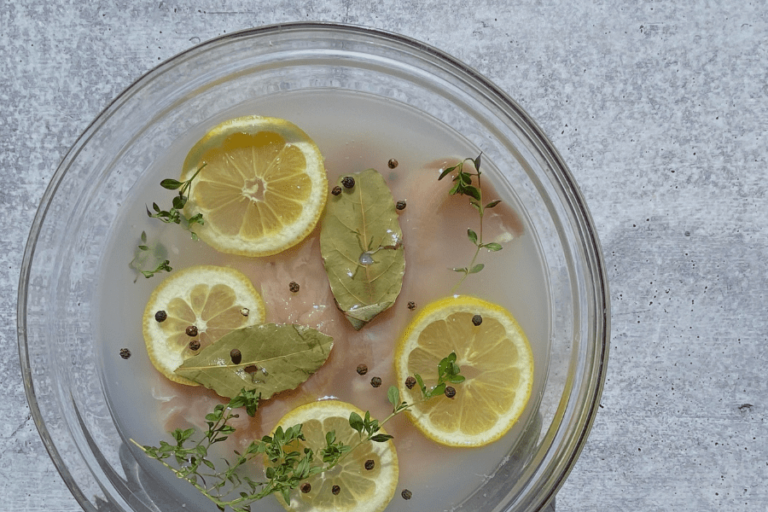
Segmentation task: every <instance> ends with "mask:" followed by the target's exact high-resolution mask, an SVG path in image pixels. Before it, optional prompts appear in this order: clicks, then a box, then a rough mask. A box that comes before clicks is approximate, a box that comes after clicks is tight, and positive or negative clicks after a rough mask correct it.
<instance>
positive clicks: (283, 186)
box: [181, 116, 328, 256]
mask: <svg viewBox="0 0 768 512" xmlns="http://www.w3.org/2000/svg"><path fill="white" fill-rule="evenodd" d="M203 166H204V167H203ZM201 167H202V170H201V172H200V173H199V174H198V175H197V177H196V178H195V180H194V181H193V183H192V187H191V190H190V193H189V200H188V201H187V203H186V205H185V206H184V214H185V215H187V216H188V217H191V216H193V215H196V214H198V213H202V215H203V221H204V224H203V225H202V226H197V225H196V226H195V232H196V233H197V234H198V236H199V237H200V238H201V239H202V240H203V241H205V242H206V243H207V244H209V245H210V246H212V247H213V248H214V249H217V250H219V251H222V252H226V253H230V254H239V255H243V256H268V255H271V254H276V253H279V252H281V251H284V250H285V249H288V248H289V247H292V246H294V245H296V244H298V243H299V242H301V241H302V240H303V239H304V238H305V237H306V236H307V235H309V233H310V232H312V230H313V229H314V227H315V225H316V224H317V221H318V220H319V218H320V214H321V213H322V211H323V208H324V207H325V201H326V197H327V195H328V180H327V177H326V173H325V167H324V166H323V157H322V155H321V154H320V150H319V149H318V148H317V146H316V145H315V143H314V142H313V141H312V139H310V138H309V136H308V135H307V134H306V133H304V132H303V131H301V129H299V128H298V127H297V126H296V125H294V124H292V123H290V122H288V121H286V120H284V119H277V118H272V117H259V116H247V117H239V118H236V119H231V120H229V121H225V122H224V123H221V124H220V125H218V126H216V127H215V128H213V129H212V130H211V131H209V132H208V133H207V134H206V135H205V136H204V137H203V138H202V139H200V140H199V141H198V142H197V143H196V144H195V145H194V146H193V147H192V149H191V150H190V151H189V154H188V155H187V158H186V160H185V161H184V167H183V172H182V173H181V181H186V180H188V179H190V178H191V177H192V176H193V175H194V174H195V172H197V170H198V169H200V168H201Z"/></svg>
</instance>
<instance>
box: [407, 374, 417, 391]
mask: <svg viewBox="0 0 768 512" xmlns="http://www.w3.org/2000/svg"><path fill="white" fill-rule="evenodd" d="M415 385H416V379H414V378H413V377H411V376H410V375H409V376H408V378H407V379H405V387H407V388H408V389H413V386H415Z"/></svg>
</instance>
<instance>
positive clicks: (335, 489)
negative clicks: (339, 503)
mask: <svg viewBox="0 0 768 512" xmlns="http://www.w3.org/2000/svg"><path fill="white" fill-rule="evenodd" d="M331 492H332V493H333V495H334V496H338V495H339V493H340V492H341V487H339V486H338V485H334V486H333V487H331Z"/></svg>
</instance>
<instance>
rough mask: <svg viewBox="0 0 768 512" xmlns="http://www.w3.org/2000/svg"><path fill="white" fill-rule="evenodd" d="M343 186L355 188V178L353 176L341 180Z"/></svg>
mask: <svg viewBox="0 0 768 512" xmlns="http://www.w3.org/2000/svg"><path fill="white" fill-rule="evenodd" d="M341 184H342V185H344V188H352V187H354V186H355V178H353V177H352V176H344V177H343V178H342V179H341Z"/></svg>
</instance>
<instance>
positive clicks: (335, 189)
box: [331, 185, 341, 196]
mask: <svg viewBox="0 0 768 512" xmlns="http://www.w3.org/2000/svg"><path fill="white" fill-rule="evenodd" d="M331 194H333V195H335V196H337V195H339V194H341V187H340V186H338V185H336V186H335V187H333V189H332V190H331Z"/></svg>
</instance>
